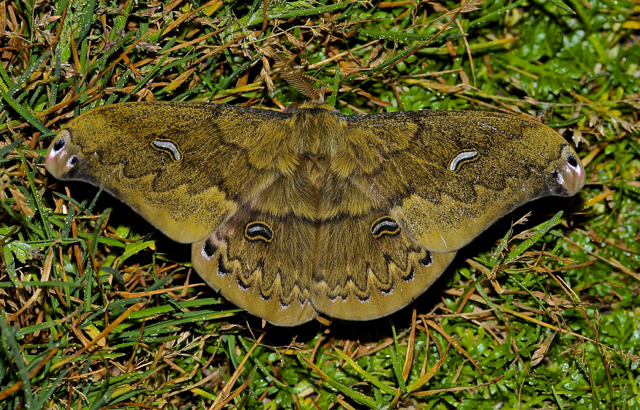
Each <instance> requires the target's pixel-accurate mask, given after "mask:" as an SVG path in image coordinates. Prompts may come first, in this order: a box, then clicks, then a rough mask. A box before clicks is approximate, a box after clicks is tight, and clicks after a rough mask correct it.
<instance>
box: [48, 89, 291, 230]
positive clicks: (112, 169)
mask: <svg viewBox="0 0 640 410" xmlns="http://www.w3.org/2000/svg"><path fill="white" fill-rule="evenodd" d="M287 118H288V117H287V116H286V115H283V114H276V113H269V112H265V111H260V110H250V109H244V108H241V107H229V106H221V105H215V104H205V103H162V102H156V103H126V104H116V105H110V106H106V107H102V108H98V109H95V110H92V111H90V112H88V113H86V114H84V115H81V116H80V117H78V118H77V119H75V120H73V121H72V122H71V123H70V124H69V125H68V127H67V128H65V129H64V130H63V131H62V132H60V133H59V134H58V136H57V137H56V139H55V140H54V141H53V143H52V144H51V146H50V148H49V152H48V154H47V158H46V167H47V169H48V170H49V172H51V174H53V175H54V176H55V177H56V178H59V179H72V180H80V181H85V182H89V183H91V184H93V185H96V186H99V187H102V188H104V189H105V190H106V191H107V192H109V193H111V194H112V195H114V196H115V197H116V198H118V199H120V200H122V201H123V202H125V203H126V204H128V205H130V206H131V207H132V208H133V209H134V210H135V211H136V212H138V213H139V214H140V215H142V216H143V217H144V218H145V219H146V220H147V221H149V222H150V223H151V224H153V225H154V226H156V227H157V228H158V229H160V230H161V231H162V232H163V233H165V234H166V235H167V236H168V237H170V238H171V239H174V240H176V241H178V242H185V243H189V242H194V241H197V240H201V239H203V238H205V237H207V236H209V235H211V233H212V232H214V231H215V230H216V229H217V228H218V226H219V225H220V224H221V223H222V222H223V221H224V220H225V219H226V218H228V217H229V216H231V215H233V214H234V213H235V212H236V211H237V209H238V207H239V204H242V203H245V202H247V201H248V200H249V199H250V198H252V197H254V196H256V195H257V194H258V193H259V192H261V191H263V190H264V189H266V188H267V187H268V186H269V185H270V184H272V183H273V181H274V180H275V178H276V175H277V173H278V172H282V170H287V169H290V168H292V167H295V165H296V164H295V161H296V158H295V155H293V154H292V153H291V150H292V149H293V148H292V147H290V146H289V145H290V144H289V145H287V142H288V141H290V139H287V138H286V137H287V136H288V135H290V132H291V130H290V125H289V124H288V123H287Z"/></svg>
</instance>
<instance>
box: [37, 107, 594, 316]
mask: <svg viewBox="0 0 640 410" xmlns="http://www.w3.org/2000/svg"><path fill="white" fill-rule="evenodd" d="M46 168H47V169H48V170H49V172H50V173H51V174H52V175H53V176H54V177H56V178H58V179H63V180H80V181H86V182H88V183H90V184H93V185H96V186H99V187H102V188H104V189H105V190H106V191H107V192H109V193H111V194H112V195H113V196H115V197H116V198H119V199H120V200H122V201H124V202H125V203H126V204H128V205H130V206H131V207H132V208H133V209H134V210H135V211H136V212H137V213H139V214H140V215H141V216H142V217H143V218H145V219H146V220H147V221H149V222H150V223H151V224H153V225H154V226H155V227H157V228H158V229H159V230H160V231H161V232H163V233H164V234H165V235H167V236H168V237H169V238H171V239H172V240H174V241H177V242H182V243H192V262H193V267H194V268H195V270H196V271H197V272H198V273H199V274H200V275H201V276H202V277H203V278H204V280H205V281H206V282H207V283H208V284H209V285H211V287H213V288H214V289H215V290H217V291H220V293H221V294H222V296H224V297H225V298H226V299H228V300H230V301H231V302H233V303H235V304H236V305H238V306H240V307H242V308H244V309H246V310H248V311H249V312H250V313H252V314H254V315H256V316H259V317H261V318H264V319H266V320H268V321H269V322H271V323H274V324H276V325H281V326H295V325H299V324H302V323H305V322H307V321H309V320H311V319H313V318H314V317H315V316H316V315H317V314H318V313H322V314H324V315H327V316H330V317H333V318H340V319H347V320H369V319H374V318H378V317H382V316H385V315H388V314H390V313H393V312H395V311H396V310H398V309H400V308H402V307H404V306H406V305H407V304H408V303H410V302H411V301H412V300H414V299H415V298H417V297H418V296H419V295H420V294H422V293H423V292H424V291H425V290H426V289H427V288H428V287H429V286H430V285H431V284H432V283H433V282H434V281H435V280H436V279H437V278H438V277H439V276H440V275H441V274H442V273H443V271H444V270H445V269H446V268H447V266H448V265H449V263H450V262H451V261H452V259H453V257H454V256H455V254H456V251H457V250H458V249H460V248H462V247H463V246H465V245H466V244H468V243H469V242H470V241H471V240H472V239H474V238H475V237H477V236H478V235H479V234H480V233H482V232H483V231H484V230H485V229H487V228H488V227H489V226H490V225H491V224H493V223H494V222H495V221H496V220H497V219H498V218H500V217H501V216H503V215H505V214H507V213H509V212H510V211H512V210H513V209H515V208H516V207H518V206H520V205H522V204H523V203H525V202H528V201H531V200H533V199H536V198H540V197H543V196H547V195H557V196H572V195H574V194H576V192H578V190H580V189H581V188H582V186H583V185H584V183H585V170H584V168H583V166H582V164H581V162H580V159H579V157H578V155H577V154H576V152H575V151H574V150H573V149H572V148H571V146H570V145H569V144H568V143H567V142H566V141H565V140H564V139H563V138H562V137H561V136H560V135H558V134H557V133H556V132H555V131H553V130H552V129H551V128H549V127H546V126H544V125H542V124H541V123H539V122H536V121H531V120H527V119H523V118H520V117H516V116H512V115H506V114H496V113H488V112H479V111H414V112H402V113H388V114H376V115H354V116H346V115H342V114H340V113H339V112H337V111H336V110H334V109H333V108H331V107H330V106H328V105H325V104H319V103H307V104H303V105H301V106H300V107H298V108H294V109H292V110H289V112H285V113H276V112H267V111H263V110H256V109H249V108H243V107H233V106H226V105H216V104H207V103H177V102H173V103H171V102H154V103H146V102H140V103H124V104H117V105H110V106H106V107H101V108H97V109H94V110H92V111H90V112H88V113H86V114H83V115H81V116H79V117H78V118H77V119H75V120H73V121H72V122H71V123H70V124H69V125H68V126H67V127H66V128H65V129H64V130H62V131H61V132H60V133H59V134H58V135H57V137H56V138H55V139H54V141H53V142H52V144H51V146H50V148H49V150H48V153H47V157H46Z"/></svg>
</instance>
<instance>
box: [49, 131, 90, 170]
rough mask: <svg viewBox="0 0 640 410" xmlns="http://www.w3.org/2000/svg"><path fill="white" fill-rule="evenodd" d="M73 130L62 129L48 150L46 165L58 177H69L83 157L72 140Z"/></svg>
mask: <svg viewBox="0 0 640 410" xmlns="http://www.w3.org/2000/svg"><path fill="white" fill-rule="evenodd" d="M71 139H72V138H71V132H69V130H62V131H60V133H59V134H58V136H57V137H56V138H55V139H54V140H53V142H52V143H51V145H50V146H49V150H48V151H47V159H46V160H45V164H44V165H45V167H46V168H47V171H49V172H50V173H51V175H53V176H54V177H56V178H58V179H69V177H70V176H71V175H72V174H73V170H74V168H76V167H77V166H78V164H79V163H80V161H81V160H82V158H81V157H80V153H79V151H78V149H77V147H76V146H75V145H74V144H73V143H72V141H71Z"/></svg>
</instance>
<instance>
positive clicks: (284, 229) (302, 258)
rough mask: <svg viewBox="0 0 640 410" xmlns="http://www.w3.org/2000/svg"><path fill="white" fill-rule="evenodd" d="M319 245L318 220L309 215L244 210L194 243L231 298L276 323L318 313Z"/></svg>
mask: <svg viewBox="0 0 640 410" xmlns="http://www.w3.org/2000/svg"><path fill="white" fill-rule="evenodd" d="M247 225H249V226H247ZM250 229H253V231H249V230H250ZM314 247H315V224H314V223H312V222H310V221H308V220H305V219H302V218H298V217H295V216H291V215H289V216H286V217H281V216H275V215H269V214H260V213H255V212H246V213H245V212H244V211H240V212H238V213H237V214H236V215H234V217H232V218H231V219H230V220H228V221H227V222H225V223H224V224H223V225H222V226H221V227H220V229H218V231H217V232H216V233H214V234H213V235H212V236H211V237H209V238H207V239H206V240H203V241H200V242H196V243H194V244H193V247H192V256H191V259H192V262H193V267H194V268H195V269H196V271H198V273H199V274H200V275H201V276H202V277H203V278H204V279H205V281H206V282H207V283H208V284H209V285H211V287H213V288H214V289H216V290H219V291H220V293H221V294H222V296H224V297H225V298H227V299H228V300H230V301H231V302H233V303H235V304H236V305H238V306H240V307H242V308H245V309H247V310H248V311H249V312H251V313H253V314H254V315H256V316H259V317H261V318H265V319H267V320H268V321H269V322H271V323H273V324H276V325H280V326H294V325H299V324H302V323H305V322H308V321H309V320H311V319H313V318H314V317H315V316H316V311H315V309H314V307H313V306H312V304H311V300H310V298H309V291H310V288H311V276H312V271H313V252H314Z"/></svg>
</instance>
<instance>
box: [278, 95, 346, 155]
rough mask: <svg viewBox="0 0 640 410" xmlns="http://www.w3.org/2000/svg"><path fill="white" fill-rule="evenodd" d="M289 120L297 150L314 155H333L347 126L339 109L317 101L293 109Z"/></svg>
mask: <svg viewBox="0 0 640 410" xmlns="http://www.w3.org/2000/svg"><path fill="white" fill-rule="evenodd" d="M289 122H290V127H291V129H292V130H293V135H292V137H293V138H294V141H295V147H296V151H297V152H298V153H300V154H307V155H312V156H318V155H331V154H332V152H334V150H335V149H336V142H337V140H338V139H339V138H340V135H341V134H342V130H343V129H344V127H345V126H346V124H345V121H344V119H343V118H342V116H341V115H340V113H338V111H336V110H335V109H333V108H332V107H330V106H328V105H327V104H317V103H307V104H304V105H302V106H301V107H300V108H298V109H296V110H295V111H293V114H292V116H291V119H290V120H289Z"/></svg>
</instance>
